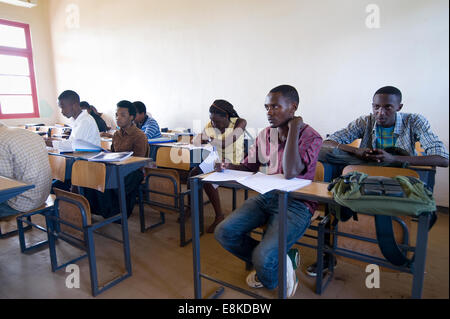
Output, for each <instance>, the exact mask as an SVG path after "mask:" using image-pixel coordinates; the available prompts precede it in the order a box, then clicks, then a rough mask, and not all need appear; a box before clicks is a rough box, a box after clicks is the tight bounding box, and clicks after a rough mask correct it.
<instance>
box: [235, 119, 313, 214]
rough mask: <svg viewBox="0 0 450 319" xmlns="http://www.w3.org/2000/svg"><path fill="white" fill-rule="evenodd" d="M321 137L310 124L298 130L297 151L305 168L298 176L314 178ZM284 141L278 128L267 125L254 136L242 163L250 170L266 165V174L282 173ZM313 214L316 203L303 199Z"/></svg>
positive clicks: (255, 170)
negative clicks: (279, 136) (279, 135)
mask: <svg viewBox="0 0 450 319" xmlns="http://www.w3.org/2000/svg"><path fill="white" fill-rule="evenodd" d="M321 146H322V137H321V136H320V134H319V133H317V132H316V131H315V130H314V129H313V128H312V127H311V126H309V125H305V126H304V127H303V128H302V129H301V130H300V132H299V140H298V152H299V154H300V157H301V159H302V162H303V163H304V164H305V170H304V171H303V172H302V173H301V174H300V175H298V176H297V177H298V178H302V179H309V180H314V176H315V174H316V166H317V160H318V158H319V152H320V148H321ZM285 147H286V141H284V142H280V140H279V138H278V130H277V129H274V128H270V127H267V128H266V129H264V130H263V131H261V133H259V135H258V137H257V138H256V142H255V144H253V146H252V147H251V148H250V150H249V152H248V156H247V157H246V158H245V160H244V161H243V163H242V164H243V165H244V166H245V167H247V168H248V169H249V170H250V171H252V172H257V171H258V170H259V169H260V168H261V166H266V168H267V169H266V174H269V175H274V174H283V154H284V149H285ZM303 203H304V204H305V205H306V206H308V208H309V210H310V211H311V213H312V214H313V213H314V211H315V210H316V209H317V203H316V202H311V201H303Z"/></svg>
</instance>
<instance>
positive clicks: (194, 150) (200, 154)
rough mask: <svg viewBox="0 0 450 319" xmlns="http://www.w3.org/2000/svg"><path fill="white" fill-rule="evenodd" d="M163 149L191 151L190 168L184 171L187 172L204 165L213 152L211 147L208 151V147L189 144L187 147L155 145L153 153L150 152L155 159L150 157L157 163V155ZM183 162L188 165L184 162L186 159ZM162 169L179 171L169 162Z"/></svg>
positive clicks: (172, 144)
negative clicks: (201, 164)
mask: <svg viewBox="0 0 450 319" xmlns="http://www.w3.org/2000/svg"><path fill="white" fill-rule="evenodd" d="M161 147H167V148H173V149H179V150H189V168H188V169H187V168H186V169H183V170H187V171H190V170H191V169H193V168H194V167H197V166H199V165H200V163H202V162H203V161H204V160H205V159H206V157H208V155H209V153H210V152H211V150H212V147H211V150H208V149H207V148H206V147H196V146H193V145H190V144H187V145H182V144H178V143H160V144H154V145H152V146H151V151H150V154H152V153H153V157H154V158H153V157H152V156H150V157H152V158H153V159H154V160H155V161H156V154H157V152H158V149H159V148H161ZM180 156H181V154H180ZM181 157H182V156H181ZM186 157H187V156H186ZM180 159H181V158H180ZM182 160H183V163H186V164H187V162H184V161H185V159H184V158H183V159H182ZM186 166H187V165H186ZM162 167H164V168H173V169H179V168H178V167H177V165H173V166H172V165H171V164H170V161H169V160H168V161H167V163H165V164H164V166H162Z"/></svg>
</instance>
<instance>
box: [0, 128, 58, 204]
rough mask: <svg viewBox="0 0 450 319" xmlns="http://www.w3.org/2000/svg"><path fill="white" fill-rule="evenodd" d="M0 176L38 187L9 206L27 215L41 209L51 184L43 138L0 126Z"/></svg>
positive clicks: (20, 196)
mask: <svg viewBox="0 0 450 319" xmlns="http://www.w3.org/2000/svg"><path fill="white" fill-rule="evenodd" d="M0 175H1V176H4V177H8V178H11V179H15V180H18V181H21V182H24V183H27V184H33V185H34V186H35V188H33V189H30V190H28V191H26V192H24V193H22V194H20V195H18V196H16V197H14V198H12V199H10V200H9V201H8V202H7V204H8V205H9V206H10V207H11V208H13V209H15V210H18V211H20V212H27V211H30V210H33V209H36V208H39V207H40V206H42V205H43V204H44V203H45V201H46V199H47V197H48V195H49V194H50V188H51V185H52V171H51V169H50V163H49V160H48V154H47V148H46V147H45V142H44V139H43V138H42V137H40V136H39V135H37V134H36V133H33V132H31V131H27V130H24V129H19V128H8V127H7V126H5V125H3V124H1V123H0Z"/></svg>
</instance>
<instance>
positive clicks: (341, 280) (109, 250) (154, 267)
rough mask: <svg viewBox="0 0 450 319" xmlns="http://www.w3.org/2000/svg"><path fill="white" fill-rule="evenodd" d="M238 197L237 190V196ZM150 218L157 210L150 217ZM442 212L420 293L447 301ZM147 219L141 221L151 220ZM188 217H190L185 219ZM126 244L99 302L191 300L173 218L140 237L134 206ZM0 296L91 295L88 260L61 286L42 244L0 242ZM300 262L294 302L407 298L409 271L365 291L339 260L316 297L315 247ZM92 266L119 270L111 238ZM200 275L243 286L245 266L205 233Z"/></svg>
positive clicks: (186, 252)
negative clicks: (126, 259)
mask: <svg viewBox="0 0 450 319" xmlns="http://www.w3.org/2000/svg"><path fill="white" fill-rule="evenodd" d="M221 196H222V198H223V200H222V202H223V205H224V206H225V211H226V212H227V213H229V212H230V211H231V192H230V191H229V190H221ZM238 199H239V201H240V202H242V200H243V194H239V195H238ZM152 215H153V216H156V215H157V214H156V213H153V214H152ZM212 218H213V212H212V207H211V205H208V206H206V207H205V222H206V226H208V225H209V224H210V223H211V221H212ZM448 219H449V217H448V215H447V214H440V215H439V219H438V222H437V224H436V225H435V226H434V228H433V229H432V231H431V233H430V240H429V244H428V256H427V265H426V269H427V272H426V275H425V284H424V290H423V297H424V298H430V299H434V298H445V299H448V298H449V235H448V234H449V220H448ZM155 220H156V219H155V218H152V217H151V218H149V219H148V221H149V222H151V221H153V222H154V221H155ZM189 221H190V220H189ZM119 227H120V226H119V225H116V224H114V225H109V226H108V227H106V228H104V229H103V230H102V232H105V233H107V234H110V235H116V236H118V234H120V230H119ZM129 231H130V245H131V253H132V266H133V275H132V277H130V278H128V279H126V280H125V281H123V282H121V283H119V284H118V285H116V286H115V287H113V288H111V289H109V290H107V291H106V292H104V293H102V294H101V295H100V296H98V297H97V298H98V299H112V298H135V299H147V298H153V299H166V298H170V299H190V298H193V297H194V288H193V275H192V264H193V262H192V246H191V245H190V244H189V245H188V246H186V247H184V248H180V247H179V228H178V224H177V223H176V216H175V215H172V214H171V215H166V224H165V225H163V226H160V227H159V228H157V229H154V230H152V231H150V232H147V233H145V234H142V233H140V231H139V214H138V211H137V209H135V211H134V213H133V215H132V216H131V218H130V219H129ZM27 238H28V239H29V240H36V239H39V238H42V239H44V238H46V234H43V233H40V232H39V231H37V230H33V231H32V232H28V233H27ZM0 251H1V255H0V298H50V299H59V298H62V299H72V298H81V299H84V298H88V299H89V298H93V297H92V295H91V290H90V277H89V268H88V261H87V259H83V260H81V261H79V262H77V265H79V267H80V274H81V280H80V281H81V282H80V288H79V289H77V288H73V289H69V288H67V287H66V278H67V276H68V275H69V273H66V272H65V270H64V269H62V270H60V271H58V272H56V273H52V272H51V269H50V261H49V253H48V249H44V250H41V251H38V252H35V253H33V254H30V255H24V254H21V253H20V250H19V243H18V238H17V236H15V237H12V238H8V239H3V240H0ZM300 251H301V267H300V269H298V270H297V275H298V277H299V280H300V286H299V288H298V290H297V293H296V295H295V296H294V298H298V299H334V298H341V299H352V298H364V299H365V298H367V299H378V298H394V299H402V298H409V297H410V294H411V286H412V276H411V275H409V274H404V273H395V272H383V271H382V272H381V282H380V284H381V287H380V288H379V289H368V288H366V286H365V281H366V277H367V275H368V274H367V273H366V272H365V269H364V268H362V267H359V266H356V265H353V264H350V263H348V262H346V261H345V260H340V261H339V264H338V268H337V269H336V272H335V278H334V280H333V281H332V282H331V283H330V285H329V286H328V288H327V290H326V291H325V292H324V293H323V295H322V296H318V295H316V294H315V293H314V292H313V291H314V279H313V278H311V277H308V276H307V275H306V274H305V269H306V267H307V266H308V265H309V264H311V263H312V262H314V260H315V251H314V250H312V249H309V248H304V247H300ZM96 252H97V259H98V270H99V277H100V280H101V281H108V280H110V279H112V278H114V276H115V275H116V274H119V273H120V271H121V270H122V269H123V263H122V249H121V246H120V245H118V244H117V243H115V242H114V241H111V240H107V239H104V238H103V237H101V236H96ZM201 252H202V255H201V262H202V272H204V273H206V274H208V275H210V276H213V277H217V278H218V279H221V280H224V281H227V282H230V283H232V284H234V285H237V286H240V287H243V288H245V287H246V284H245V278H246V275H247V271H246V270H245V267H244V263H243V262H242V261H240V260H239V259H237V258H235V257H234V256H232V255H231V254H229V253H227V252H226V251H225V250H224V249H223V248H221V247H220V245H219V244H218V243H217V242H216V241H215V239H214V237H213V235H212V234H205V235H204V236H202V238H201ZM76 254H80V251H78V250H76V249H74V248H73V247H71V246H69V245H67V244H65V243H60V244H58V255H59V256H60V257H61V258H62V260H64V258H67V257H68V256H70V255H73V256H76ZM202 288H203V294H204V295H205V296H207V295H209V294H211V293H212V292H214V291H215V290H216V289H217V288H218V285H217V284H215V283H213V282H209V281H206V280H203V281H202ZM254 292H256V293H259V294H261V295H263V296H266V297H269V298H275V297H276V290H274V291H268V290H266V289H258V290H254ZM222 298H238V299H240V298H242V299H246V298H249V297H248V296H246V295H243V294H241V293H238V292H235V291H233V290H231V289H225V293H224V295H223V297H222Z"/></svg>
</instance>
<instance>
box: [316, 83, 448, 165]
mask: <svg viewBox="0 0 450 319" xmlns="http://www.w3.org/2000/svg"><path fill="white" fill-rule="evenodd" d="M402 108H403V104H402V93H401V92H400V90H399V89H397V88H395V87H392V86H386V87H383V88H381V89H379V90H378V91H377V92H376V93H375V95H374V97H373V104H372V111H373V114H370V115H366V116H362V117H360V118H358V119H356V120H355V121H354V122H352V123H350V124H349V125H348V126H347V128H344V129H342V130H340V131H337V132H336V133H334V134H332V135H331V136H330V137H328V139H327V140H325V142H324V144H323V147H324V148H328V149H333V148H336V149H339V150H342V151H345V152H348V153H350V154H352V155H354V156H356V157H357V158H360V159H362V160H366V161H371V162H377V163H386V164H409V165H425V166H442V167H447V166H448V151H447V150H446V148H445V146H444V144H443V143H442V142H441V141H440V140H439V138H438V137H437V136H436V135H435V134H434V133H433V131H432V130H431V126H430V124H429V123H428V121H427V120H426V119H425V117H424V116H422V115H419V114H410V113H400V110H401V109H402ZM356 139H362V140H361V145H360V147H359V148H356V147H352V146H348V145H345V144H350V143H352V142H353V141H354V140H356ZM416 142H420V144H421V145H422V147H423V149H424V150H425V156H417V154H416V148H415V144H416ZM392 147H396V148H400V149H402V150H403V151H406V153H408V154H409V155H391V154H389V153H388V152H386V151H385V150H386V149H388V148H392Z"/></svg>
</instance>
